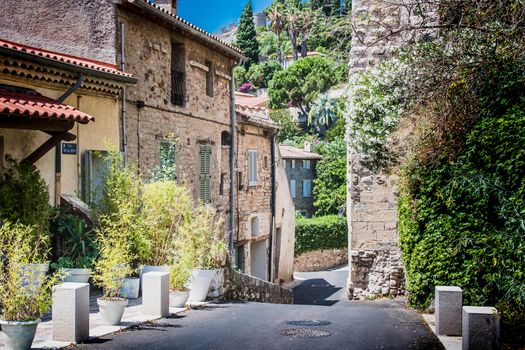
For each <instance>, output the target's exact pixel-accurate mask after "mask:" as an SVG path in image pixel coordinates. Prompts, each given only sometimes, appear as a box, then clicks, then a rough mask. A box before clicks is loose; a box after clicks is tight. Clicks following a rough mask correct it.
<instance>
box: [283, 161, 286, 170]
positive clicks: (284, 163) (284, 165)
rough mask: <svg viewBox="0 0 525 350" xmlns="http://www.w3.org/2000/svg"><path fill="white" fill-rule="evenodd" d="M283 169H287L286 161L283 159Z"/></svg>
mask: <svg viewBox="0 0 525 350" xmlns="http://www.w3.org/2000/svg"><path fill="white" fill-rule="evenodd" d="M283 168H285V169H286V159H283Z"/></svg>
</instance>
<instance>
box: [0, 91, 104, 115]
mask: <svg viewBox="0 0 525 350" xmlns="http://www.w3.org/2000/svg"><path fill="white" fill-rule="evenodd" d="M0 114H9V115H10V117H11V116H24V117H32V118H42V119H54V120H72V121H75V122H79V123H88V122H90V121H94V120H95V118H94V117H93V116H90V115H89V114H86V113H84V112H81V111H79V110H77V109H76V108H75V107H73V106H69V105H66V104H63V103H60V102H58V101H57V100H54V99H52V98H49V97H46V96H42V95H40V94H39V93H36V92H12V91H6V90H3V89H0Z"/></svg>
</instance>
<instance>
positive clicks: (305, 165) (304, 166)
mask: <svg viewBox="0 0 525 350" xmlns="http://www.w3.org/2000/svg"><path fill="white" fill-rule="evenodd" d="M311 166H312V164H311V162H310V160H303V168H305V169H310V167H311Z"/></svg>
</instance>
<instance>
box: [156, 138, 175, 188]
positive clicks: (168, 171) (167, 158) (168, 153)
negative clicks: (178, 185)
mask: <svg viewBox="0 0 525 350" xmlns="http://www.w3.org/2000/svg"><path fill="white" fill-rule="evenodd" d="M176 155H177V143H176V142H175V141H173V140H162V141H160V150H159V159H160V162H159V163H160V164H159V168H158V171H157V174H156V175H157V177H160V178H162V179H165V180H176V179H177V166H176V159H177V157H176Z"/></svg>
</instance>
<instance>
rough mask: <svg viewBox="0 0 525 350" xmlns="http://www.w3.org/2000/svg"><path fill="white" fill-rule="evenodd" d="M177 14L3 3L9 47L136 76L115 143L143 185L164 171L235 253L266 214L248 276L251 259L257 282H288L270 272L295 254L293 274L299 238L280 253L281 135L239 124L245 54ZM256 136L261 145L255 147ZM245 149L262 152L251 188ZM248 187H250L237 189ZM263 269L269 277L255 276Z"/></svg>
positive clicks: (115, 5)
mask: <svg viewBox="0 0 525 350" xmlns="http://www.w3.org/2000/svg"><path fill="white" fill-rule="evenodd" d="M176 7H177V2H176V1H171V0H159V1H156V2H155V3H153V2H150V1H147V0H99V1H96V2H93V1H88V0H83V1H77V0H64V1H60V2H57V1H54V0H43V1H40V2H39V6H34V2H33V1H29V0H5V1H2V2H1V3H0V13H1V15H0V25H1V26H2V28H3V30H2V35H5V36H6V38H7V39H9V40H15V39H20V40H21V41H22V42H24V43H26V44H32V45H35V46H43V45H45V46H49V47H51V48H53V49H56V50H58V49H60V50H61V51H63V52H66V53H68V54H70V55H86V57H89V58H90V59H93V60H97V61H102V62H105V63H106V64H109V65H112V66H118V67H120V68H121V70H123V71H126V72H130V73H131V74H132V75H133V76H135V77H136V78H137V79H138V81H139V82H138V84H136V85H134V86H129V87H127V88H126V89H125V90H123V94H122V95H121V96H120V110H119V112H120V113H119V115H118V120H119V121H120V124H119V125H117V130H118V128H119V127H120V130H121V131H122V137H121V138H120V142H119V141H117V140H115V139H112V140H111V141H112V142H114V143H118V145H119V147H120V149H121V150H122V151H123V152H124V154H125V156H126V158H127V160H128V162H130V163H136V164H137V165H138V168H139V169H140V171H141V174H142V175H143V176H144V177H150V176H152V175H153V174H155V173H158V172H159V170H160V171H163V175H164V176H168V177H170V178H173V179H176V180H177V181H178V182H179V183H181V184H186V185H187V186H189V187H190V188H191V189H192V191H193V194H194V197H195V198H200V199H201V200H202V201H203V202H205V203H209V204H211V205H213V206H214V207H215V208H217V209H218V211H219V212H220V213H221V215H222V216H223V217H224V219H225V222H226V225H225V229H224V236H225V239H226V237H228V238H230V239H231V240H229V242H230V244H231V246H232V247H233V246H234V244H233V243H234V242H233V240H241V243H240V244H239V243H237V244H235V245H236V246H246V244H247V243H250V246H251V241H252V238H251V237H256V235H253V234H252V232H251V231H250V230H251V226H250V225H248V224H246V222H244V221H243V220H248V217H249V215H248V216H247V215H245V214H243V213H245V212H246V211H247V212H253V213H255V212H257V213H260V218H259V220H260V221H259V225H258V232H259V233H260V235H261V234H263V235H265V236H261V237H263V238H261V237H258V238H257V239H256V241H257V242H260V241H264V240H266V241H265V243H264V244H265V248H264V250H265V254H263V253H262V251H263V248H261V247H262V246H263V243H259V247H257V249H255V247H256V246H257V242H255V243H254V245H253V246H254V249H253V251H257V252H258V254H257V255H255V254H250V251H251V250H250V249H246V250H245V254H246V259H248V261H249V264H247V265H246V266H247V267H248V268H247V269H246V270H247V271H248V272H251V271H252V269H251V260H252V255H253V256H257V259H258V260H257V264H255V265H254V267H256V266H257V268H254V269H253V271H256V274H257V275H258V276H260V277H261V278H264V279H267V280H269V279H270V278H271V277H272V275H275V277H277V276H281V277H279V279H282V280H283V281H289V280H290V279H291V278H292V273H291V272H290V273H288V274H287V275H283V274H281V273H278V274H275V273H274V272H272V271H273V270H278V269H279V268H278V267H275V268H273V269H272V267H271V264H272V263H274V262H275V261H274V260H272V259H274V257H275V256H276V254H273V253H274V251H277V250H281V251H282V250H283V249H291V251H292V258H291V259H289V260H290V262H289V265H290V266H292V268H293V232H294V231H293V230H292V231H290V230H288V229H287V230H286V235H287V237H284V238H283V239H282V241H283V242H284V243H285V246H283V247H281V246H280V245H279V244H277V242H280V241H281V239H279V238H278V237H277V238H274V237H273V235H277V234H278V233H279V232H278V230H277V228H278V227H279V226H278V221H279V220H277V215H276V214H275V209H276V208H277V207H278V204H277V201H278V198H277V196H276V193H277V192H278V191H277V192H276V187H275V186H272V185H271V183H272V182H271V181H269V179H272V178H275V175H276V172H277V170H276V169H275V167H274V165H275V164H278V163H277V162H274V161H273V160H275V156H272V152H271V149H272V147H273V146H272V140H273V138H272V137H271V136H272V132H273V131H272V130H274V129H275V126H274V125H273V124H272V123H271V121H269V118H268V121H267V125H264V126H262V125H258V124H257V125H255V124H253V123H252V122H251V121H249V120H244V119H243V118H241V117H238V122H236V115H235V107H234V94H233V93H234V91H233V90H234V89H233V81H232V70H233V68H234V66H235V65H236V64H238V63H239V62H240V61H241V60H242V59H243V55H242V53H241V52H240V51H239V49H237V48H236V47H234V46H232V45H230V44H227V43H225V42H223V41H221V40H219V39H218V38H216V37H215V36H213V35H211V34H209V33H207V32H205V31H203V30H202V29H200V28H198V27H196V26H194V25H192V24H191V23H188V22H187V21H185V20H184V19H182V18H180V17H178V16H177V15H176V13H177V8H176ZM249 119H250V118H249ZM265 122H266V121H265ZM236 124H238V125H236ZM252 134H255V135H256V136H257V137H255V138H254V139H252V138H251V136H252ZM259 136H262V138H261V137H259ZM238 138H239V139H238ZM261 140H262V141H261ZM241 147H249V148H250V149H252V148H253V149H254V150H258V149H259V147H260V148H261V149H260V150H258V151H257V152H258V156H257V163H258V167H259V168H258V169H260V170H261V174H259V176H260V177H261V180H264V182H261V183H258V184H257V185H250V183H249V179H248V177H247V176H248V168H247V163H246V161H247V160H246V159H247V158H246V157H249V156H248V153H246V152H244V151H243V150H242V149H241ZM232 150H233V151H232ZM251 154H253V152H252V153H251ZM252 157H253V155H252ZM252 159H253V158H252ZM272 159H273V160H272ZM245 169H246V170H245ZM272 169H273V170H272ZM232 170H233V171H232ZM272 171H273V176H272V175H271V174H272ZM237 176H239V178H236V177H237ZM252 180H253V179H252ZM237 182H238V185H239V186H237V184H236V183H237ZM252 182H253V181H252ZM263 183H264V185H263ZM232 184H235V185H234V186H232ZM242 185H245V186H246V187H244V188H243V189H240V188H239V187H240V186H242ZM252 199H254V201H252ZM241 202H246V203H248V204H249V205H245V206H243V207H241V209H242V213H241V210H237V209H239V206H240V205H241ZM272 209H273V210H272ZM240 214H242V215H240ZM252 216H253V215H252ZM241 218H242V219H241ZM281 221H282V218H281ZM288 226H290V225H288ZM292 229H293V225H292ZM245 230H248V231H246V232H245ZM283 235H284V231H283ZM289 235H291V238H290V237H288V236H289ZM247 236H250V239H248V240H246V239H245V237H247ZM290 239H291V242H292V244H291V246H290V244H289V243H287V242H288V241H289V240H290ZM263 255H264V259H263ZM277 255H279V254H277ZM262 260H264V264H266V265H265V266H264V268H262V267H259V265H261V264H260V263H259V261H262ZM277 266H279V265H277ZM287 269H288V268H286V267H283V268H282V270H283V271H287ZM263 270H264V271H268V272H266V273H263Z"/></svg>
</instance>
